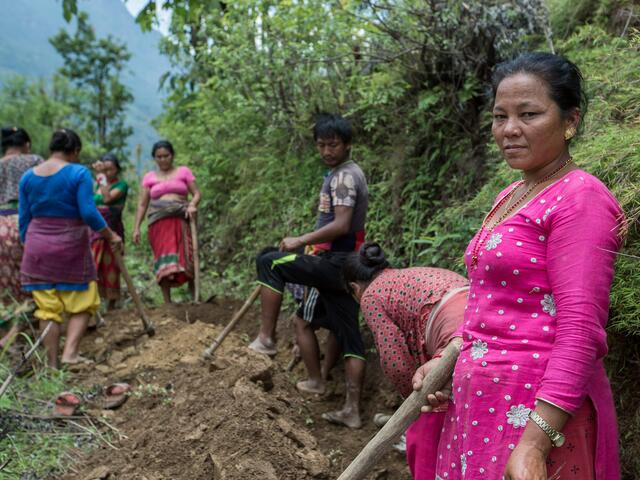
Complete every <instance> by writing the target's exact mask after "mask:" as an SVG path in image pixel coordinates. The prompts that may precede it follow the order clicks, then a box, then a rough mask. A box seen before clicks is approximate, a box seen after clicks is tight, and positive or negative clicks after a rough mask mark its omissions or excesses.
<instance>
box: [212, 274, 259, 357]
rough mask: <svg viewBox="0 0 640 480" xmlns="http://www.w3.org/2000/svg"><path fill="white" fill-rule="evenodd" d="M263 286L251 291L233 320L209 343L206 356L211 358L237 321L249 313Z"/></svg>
mask: <svg viewBox="0 0 640 480" xmlns="http://www.w3.org/2000/svg"><path fill="white" fill-rule="evenodd" d="M261 288H262V286H261V285H258V286H257V287H256V288H255V289H254V290H253V292H251V295H250V296H249V298H247V300H246V302H244V305H242V308H241V309H240V310H238V311H237V312H236V314H235V315H234V316H233V318H232V319H231V321H230V322H229V323H228V324H227V326H226V327H224V330H222V332H220V335H218V337H217V338H216V339H215V340H214V341H213V343H212V344H211V345H209V348H207V349H206V350H205V351H204V353H203V354H202V356H203V357H204V358H211V357H212V356H213V353H214V352H215V351H216V350H217V349H218V347H219V346H220V345H221V344H222V342H223V341H224V339H225V338H226V336H227V335H229V332H231V330H233V327H235V326H236V323H238V322H239V321H240V319H241V318H242V317H243V316H244V314H245V313H247V310H249V307H251V305H253V302H255V301H256V298H258V295H260V289H261Z"/></svg>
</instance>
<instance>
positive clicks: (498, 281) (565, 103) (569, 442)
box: [414, 53, 622, 480]
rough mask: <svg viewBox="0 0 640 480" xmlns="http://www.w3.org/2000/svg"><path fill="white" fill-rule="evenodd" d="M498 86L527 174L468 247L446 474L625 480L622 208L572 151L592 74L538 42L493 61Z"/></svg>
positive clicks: (509, 138)
mask: <svg viewBox="0 0 640 480" xmlns="http://www.w3.org/2000/svg"><path fill="white" fill-rule="evenodd" d="M493 92H494V105H493V127H492V131H493V135H494V138H495V140H496V143H497V145H498V147H499V148H500V149H501V151H502V153H503V156H504V157H505V159H506V161H507V163H508V164H509V166H510V167H511V168H514V169H517V170H520V171H522V174H523V179H522V180H521V181H519V182H516V183H514V184H512V185H510V186H509V187H508V188H507V189H505V190H504V191H503V192H501V193H500V194H499V195H498V197H497V199H496V202H495V204H494V206H493V208H492V209H491V211H490V212H489V213H488V214H487V216H486V218H485V220H484V222H483V225H482V228H481V229H480V231H479V232H478V233H477V234H476V236H475V237H474V238H473V239H472V240H471V243H470V244H469V247H468V248H467V250H466V255H465V261H466V265H467V270H468V274H469V281H470V285H471V289H470V293H469V303H468V305H467V310H466V314H465V319H464V322H463V326H462V328H461V329H460V331H459V333H461V336H462V341H463V343H462V347H461V352H460V357H459V358H458V362H457V364H456V367H455V371H454V375H453V385H452V405H451V406H450V408H449V411H448V413H447V418H446V419H445V425H444V428H443V431H442V436H441V440H440V444H439V448H438V463H437V466H436V470H437V474H436V479H447V480H452V479H482V478H486V479H491V480H495V479H507V480H543V479H547V478H553V479H580V480H589V479H598V480H605V479H606V480H613V479H618V478H619V477H620V469H619V461H618V446H617V428H616V416H615V409H614V404H613V398H612V394H611V388H610V386H609V382H608V379H607V376H606V373H605V370H604V366H603V362H602V358H603V357H604V355H605V354H606V353H607V341H606V340H607V336H606V333H605V326H606V323H607V316H608V308H609V290H610V288H611V282H612V279H613V265H614V257H615V252H616V251H617V250H618V249H619V247H620V238H619V234H618V230H619V225H620V222H621V220H622V212H621V209H620V207H619V205H618V203H617V202H616V200H615V198H614V197H613V196H612V194H611V193H610V192H609V191H608V190H607V188H606V187H605V186H604V185H603V184H602V183H601V182H600V181H599V180H598V179H597V178H595V177H593V176H591V175H589V174H588V173H586V172H584V171H582V170H580V169H579V168H578V167H577V166H576V165H575V164H574V163H573V162H572V160H571V156H570V154H569V144H570V142H571V139H572V137H573V136H574V135H575V134H576V131H577V129H578V127H579V125H580V121H581V119H582V115H583V114H584V112H585V107H586V105H585V101H584V95H583V90H582V76H581V74H580V71H579V70H578V68H577V67H576V66H575V65H574V64H573V63H571V62H569V61H568V60H566V59H564V58H562V57H560V56H555V55H551V54H547V53H530V54H525V55H522V56H520V57H518V58H517V59H515V60H513V61H511V62H508V63H504V64H501V65H499V66H498V67H497V69H496V71H495V73H494V79H493ZM421 378H422V371H421V370H419V371H418V372H417V373H416V376H415V378H414V380H415V385H414V386H419V384H420V381H421ZM431 401H432V403H433V404H437V401H435V399H434V398H432V399H431Z"/></svg>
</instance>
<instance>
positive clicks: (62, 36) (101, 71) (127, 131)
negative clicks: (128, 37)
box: [50, 12, 133, 153]
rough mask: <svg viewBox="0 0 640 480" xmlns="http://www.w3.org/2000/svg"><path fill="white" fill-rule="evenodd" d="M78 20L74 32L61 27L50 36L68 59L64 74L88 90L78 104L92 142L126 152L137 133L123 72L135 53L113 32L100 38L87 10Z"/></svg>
mask: <svg viewBox="0 0 640 480" xmlns="http://www.w3.org/2000/svg"><path fill="white" fill-rule="evenodd" d="M76 20H77V28H76V31H75V33H74V34H73V35H70V34H69V33H67V32H66V31H65V30H60V32H59V33H58V34H57V35H55V36H54V37H52V38H51V39H50V42H51V44H52V45H53V46H54V48H55V49H56V50H57V51H58V53H59V54H60V55H61V56H62V58H63V60H64V66H63V67H62V68H60V74H61V75H63V76H64V77H66V78H68V79H69V80H70V81H71V82H72V83H73V84H74V85H75V86H76V87H77V88H78V89H79V90H81V91H83V92H84V93H85V96H84V97H81V98H79V99H78V101H76V102H74V107H75V108H76V110H77V111H78V112H81V115H83V116H84V118H85V121H86V130H87V132H88V133H89V136H90V138H89V139H90V141H91V142H92V143H94V144H96V145H97V146H99V147H100V148H101V149H102V150H113V151H117V152H119V153H122V152H123V150H124V147H125V144H126V139H127V137H129V136H130V135H131V133H132V132H133V129H132V128H131V127H129V126H126V125H125V111H126V109H127V106H128V105H129V104H130V103H131V102H132V101H133V95H132V94H131V92H130V91H129V90H128V89H127V88H126V87H125V86H124V85H123V84H122V83H121V82H120V80H119V75H120V72H122V70H123V69H124V68H125V66H126V63H127V61H128V60H129V59H130V58H131V54H130V53H129V52H128V50H127V47H126V46H125V45H124V44H123V43H120V42H118V41H117V40H116V39H114V38H113V37H112V36H111V35H109V36H107V37H106V38H100V39H99V38H96V34H95V31H94V29H93V27H92V26H91V25H90V24H89V20H88V15H87V14H86V13H84V12H80V13H78V14H77V16H76Z"/></svg>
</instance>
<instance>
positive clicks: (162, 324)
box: [64, 301, 411, 480]
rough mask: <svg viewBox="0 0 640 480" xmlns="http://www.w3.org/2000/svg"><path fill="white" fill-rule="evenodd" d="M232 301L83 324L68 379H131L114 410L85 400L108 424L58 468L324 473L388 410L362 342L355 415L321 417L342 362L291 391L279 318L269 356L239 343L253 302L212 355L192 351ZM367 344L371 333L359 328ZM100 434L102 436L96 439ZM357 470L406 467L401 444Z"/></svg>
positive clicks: (236, 477)
mask: <svg viewBox="0 0 640 480" xmlns="http://www.w3.org/2000/svg"><path fill="white" fill-rule="evenodd" d="M239 306H240V305H239V304H238V303H237V302H233V301H218V302H215V301H214V302H212V303H204V304H199V305H179V306H171V307H163V308H159V309H156V310H151V311H150V312H149V314H150V317H151V319H152V321H153V322H154V324H155V326H156V335H155V336H154V337H152V338H149V337H147V336H146V335H144V334H143V333H142V327H141V323H140V320H139V318H137V317H136V316H135V314H134V313H133V312H131V311H118V312H114V313H111V314H109V315H108V316H107V317H106V326H104V327H102V328H100V329H97V330H93V331H90V332H89V333H88V334H87V336H86V337H85V338H84V340H83V343H82V345H81V353H82V354H83V355H84V356H85V357H87V358H89V359H91V360H93V362H94V363H93V364H91V365H85V366H82V367H79V368H78V369H77V371H76V372H74V373H73V377H72V381H73V382H74V383H75V384H76V386H77V388H78V389H80V390H82V391H84V392H92V391H94V392H97V391H100V387H101V386H104V385H108V384H110V383H113V382H128V383H130V384H131V385H132V387H133V391H132V394H131V395H130V397H129V398H128V400H127V402H126V403H125V404H124V405H123V406H121V407H120V408H119V409H117V410H102V409H101V408H100V397H97V398H96V400H95V401H94V402H89V403H88V404H87V405H86V406H85V409H86V411H87V412H88V413H89V414H91V415H94V416H100V417H102V418H104V419H105V420H106V422H108V423H109V424H110V425H111V426H112V427H113V429H111V430H109V431H103V433H104V434H105V437H104V441H100V442H98V445H99V446H97V447H96V448H94V449H93V450H91V451H90V452H89V453H87V454H84V455H83V457H82V460H81V461H80V463H78V464H76V465H73V466H72V468H73V470H71V471H70V472H69V473H68V474H67V475H66V476H65V477H64V478H66V479H85V480H94V479H95V480H97V479H109V480H112V479H141V480H145V479H146V480H165V479H167V480H168V479H212V480H213V479H215V480H223V479H224V480H240V479H242V480H250V479H256V480H257V479H261V480H279V479H312V478H318V479H332V478H337V477H338V476H339V475H340V473H341V472H342V470H343V469H344V468H345V467H346V466H347V465H348V464H349V462H350V461H351V460H352V459H353V458H354V457H355V456H356V455H357V453H358V452H359V451H360V450H361V449H362V447H363V446H364V445H365V444H366V443H367V441H368V440H369V439H370V438H371V437H372V436H373V435H374V434H375V432H376V427H375V426H374V425H373V422H372V417H373V415H374V414H375V413H377V412H383V413H392V412H393V410H394V409H395V408H396V407H397V406H398V404H399V401H400V399H399V397H398V396H397V395H396V394H395V393H393V391H392V389H391V388H390V387H389V385H388V384H387V383H386V382H385V381H384V380H383V376H382V374H381V371H380V369H379V367H378V358H377V357H376V355H375V353H374V352H373V349H370V350H371V353H369V356H370V358H369V359H368V364H367V368H368V370H367V382H366V386H365V392H364V399H363V413H364V415H363V420H364V425H363V427H362V428H361V429H358V430H349V429H347V428H346V427H340V426H336V425H330V424H328V423H327V422H326V421H325V420H323V419H322V418H321V414H322V413H323V412H325V411H328V410H333V409H337V408H339V407H340V405H341V402H342V400H343V395H344V378H343V375H342V370H343V366H342V364H338V366H337V367H336V368H335V369H334V371H333V373H332V375H333V379H332V381H331V382H330V385H329V388H328V390H327V393H325V394H324V395H322V396H302V395H300V394H299V393H298V392H297V390H296V389H295V382H296V381H297V380H299V379H301V378H303V376H304V373H305V371H304V366H303V365H302V364H299V365H298V366H297V367H296V368H294V369H293V371H291V372H287V369H286V366H287V364H288V363H289V361H290V359H291V357H290V350H291V346H292V344H291V340H290V339H291V337H292V334H291V327H290V325H289V322H288V321H286V320H285V319H283V320H282V321H281V322H280V325H279V332H280V338H281V340H280V351H279V353H278V355H277V356H276V357H275V358H274V359H269V358H267V357H265V356H263V355H259V354H256V353H254V352H252V351H251V350H249V349H247V348H246V345H247V344H248V342H249V339H250V338H251V337H252V336H253V335H255V333H256V331H257V327H258V318H257V309H256V308H255V307H254V308H253V309H252V310H251V311H250V312H249V313H248V314H247V315H246V316H245V318H244V319H243V320H242V321H241V322H240V324H239V325H238V327H237V328H236V329H235V331H234V332H232V334H231V335H230V336H229V337H227V339H226V341H225V342H224V344H223V345H222V347H221V348H220V349H219V350H218V351H217V352H216V354H215V357H214V359H213V360H210V361H204V360H202V359H201V354H202V352H203V350H204V349H205V348H206V346H207V345H209V344H210V343H211V341H212V340H213V339H214V338H215V337H216V335H217V334H218V333H219V332H220V331H221V330H222V327H223V326H224V324H225V323H226V322H228V320H229V319H230V318H231V316H232V314H233V312H234V311H235V310H236V309H237V308H238V307H239ZM366 341H367V342H368V344H369V345H371V339H370V338H369V339H367V340H366ZM107 442H108V443H109V444H110V445H108V443H107ZM367 478H368V479H393V480H405V479H410V478H411V476H410V474H409V472H408V469H407V467H406V464H405V460H404V456H403V454H400V453H398V452H395V451H391V452H389V453H388V454H387V455H386V456H384V457H383V458H382V459H380V461H379V462H378V464H377V466H376V467H375V469H374V470H373V472H372V473H371V474H370V475H369V476H368V477H367Z"/></svg>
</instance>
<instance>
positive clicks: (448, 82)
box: [143, 0, 640, 478]
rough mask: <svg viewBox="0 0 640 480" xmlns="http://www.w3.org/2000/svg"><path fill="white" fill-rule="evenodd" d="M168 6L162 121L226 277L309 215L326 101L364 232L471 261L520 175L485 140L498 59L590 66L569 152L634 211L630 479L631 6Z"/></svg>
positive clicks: (241, 280) (620, 296)
mask: <svg viewBox="0 0 640 480" xmlns="http://www.w3.org/2000/svg"><path fill="white" fill-rule="evenodd" d="M167 3H168V4H170V5H171V6H173V7H176V6H183V7H184V9H183V10H182V11H180V12H179V14H178V15H174V20H173V23H172V28H173V32H174V33H175V36H174V37H172V38H170V39H169V40H167V42H166V44H165V50H166V51H167V53H168V54H170V55H171V57H172V58H173V59H174V61H175V62H176V63H177V64H178V65H180V66H182V67H183V71H182V74H181V75H179V76H176V77H173V78H170V79H169V82H170V86H171V92H172V96H171V98H170V103H169V105H168V109H167V113H166V114H165V115H164V116H163V118H162V119H161V121H160V122H159V126H160V129H161V131H162V132H163V134H164V135H166V136H167V137H169V138H171V139H175V140H176V141H177V143H178V145H179V151H180V152H181V158H182V161H183V162H186V163H189V164H190V165H191V166H192V167H194V169H195V170H196V172H197V173H198V177H199V179H201V180H200V182H201V184H202V187H203V190H204V191H205V192H206V196H205V198H206V201H205V209H204V211H205V212H206V213H205V215H206V217H207V218H206V220H207V222H205V224H206V225H207V226H206V227H204V228H205V231H204V238H205V239H206V242H207V243H206V246H205V247H204V251H205V252H206V264H205V268H206V273H207V275H208V278H209V280H210V281H211V282H212V283H213V282H215V285H217V286H218V287H220V288H222V289H224V290H225V291H229V288H230V287H235V286H240V287H241V288H242V290H241V291H246V290H247V288H248V284H249V283H250V282H251V281H252V279H253V275H254V273H253V265H252V257H253V254H254V252H255V251H256V250H257V249H259V248H260V247H261V246H263V245H265V244H269V243H273V242H274V241H276V240H277V239H279V238H280V237H281V236H283V235H284V234H295V233H299V232H301V231H304V230H306V229H308V228H310V226H311V225H312V219H313V215H314V213H313V208H314V206H315V203H316V199H315V193H316V189H317V185H318V184H319V182H320V178H321V177H320V175H321V173H322V168H321V167H320V165H319V163H318V161H317V160H316V155H315V153H314V152H313V150H312V148H311V145H310V142H309V127H310V126H311V124H312V117H313V114H314V113H315V112H318V111H322V110H331V111H339V112H341V113H343V114H345V115H347V116H349V117H350V118H351V119H352V120H353V122H354V124H355V126H356V128H357V131H358V136H357V145H356V148H355V158H356V160H357V161H358V162H360V163H361V164H362V165H363V167H364V169H365V171H366V172H367V175H368V179H369V182H370V191H371V199H372V202H371V205H370V210H369V220H368V225H367V228H368V237H369V238H372V239H373V238H375V239H382V240H383V241H384V244H385V246H386V247H387V249H388V250H389V251H390V252H392V255H393V257H394V260H395V263H396V264H397V265H408V264H429V265H439V266H443V267H449V268H454V269H457V270H460V271H462V270H463V269H462V262H461V257H462V256H461V252H462V251H463V249H464V246H465V245H466V243H467V242H468V239H469V238H470V237H471V236H472V234H473V232H474V231H475V230H476V229H477V228H478V226H479V224H480V222H481V218H482V216H483V214H484V212H486V211H487V209H488V208H489V207H490V205H491V203H492V201H493V199H494V198H495V195H496V194H497V192H498V191H499V189H501V188H503V187H504V186H505V185H506V184H508V183H509V182H510V181H512V180H514V179H515V178H516V176H515V174H514V173H513V172H511V171H509V170H508V169H507V168H506V167H505V166H504V165H503V164H502V162H501V161H500V159H499V155H498V153H497V152H496V151H495V149H493V147H492V146H491V141H490V139H489V137H488V117H487V116H486V107H487V97H486V96H485V88H486V85H487V80H488V77H489V72H490V71H491V68H492V67H493V66H494V65H495V63H497V62H498V61H500V60H501V59H503V58H506V57H509V56H510V55H512V54H514V53H515V52H518V51H522V50H529V49H534V48H535V49H549V48H551V47H553V48H555V50H556V51H558V52H560V53H563V54H565V55H567V56H569V57H570V58H572V59H573V60H574V61H576V63H578V65H580V67H581V68H582V69H583V71H584V74H585V77H586V79H587V87H588V91H589V94H590V97H591V100H592V101H591V110H590V112H589V113H588V115H587V117H586V129H585V132H584V135H583V136H582V138H580V139H578V140H577V141H576V142H575V145H574V146H573V149H572V151H573V155H574V157H575V159H576V162H577V163H578V164H579V165H581V166H582V167H583V168H585V169H587V170H588V171H590V172H592V173H594V174H595V175H597V176H598V177H600V178H601V179H602V180H603V181H604V182H605V183H607V185H609V186H610V188H611V189H612V190H613V192H614V193H615V194H616V196H617V197H618V199H619V200H620V202H621V204H622V206H623V208H624V209H625V212H626V214H627V221H628V224H627V226H628V233H627V240H626V246H625V249H624V250H623V252H622V254H621V255H620V256H619V259H618V264H617V275H616V279H615V284H614V289H613V294H612V305H611V320H610V326H609V330H610V333H611V337H610V338H611V342H610V343H611V354H610V356H609V360H608V367H609V372H610V376H611V378H612V383H613V384H614V389H615V391H616V400H617V402H618V412H619V415H620V426H621V432H622V442H621V446H622V461H623V470H624V472H625V478H638V476H640V463H639V462H638V458H640V442H639V441H638V440H637V439H638V438H639V437H640V435H639V433H640V414H639V413H638V412H639V411H638V405H639V403H638V399H637V398H634V396H633V393H632V390H630V389H629V388H628V385H629V382H633V381H634V380H632V379H634V378H637V369H638V367H639V366H640V365H639V364H640V358H639V357H638V351H637V348H636V347H634V346H633V345H634V344H635V341H636V340H637V338H638V337H637V335H638V334H639V333H640V320H639V319H640V315H638V313H639V312H638V305H637V300H636V298H637V292H638V290H639V288H640V274H638V271H640V270H639V269H638V261H639V260H638V258H636V257H638V256H640V251H639V250H640V243H639V242H638V224H637V220H638V212H639V210H638V198H639V197H638V187H637V185H638V178H637V177H638V173H637V172H638V171H640V170H639V169H638V167H640V158H639V156H638V145H640V136H639V131H638V121H639V120H640V115H639V110H638V102H639V100H638V99H640V87H638V84H637V79H636V76H637V71H639V70H638V67H639V66H640V53H639V51H638V41H637V38H638V36H637V30H635V28H637V26H638V17H637V14H635V13H634V10H633V5H632V4H631V3H630V2H624V1H583V2H579V3H580V4H579V5H576V4H575V2H564V1H561V0H558V1H552V2H550V7H551V13H550V16H549V17H547V15H546V10H545V5H544V4H533V3H529V2H526V3H522V4H520V3H518V2H516V3H512V2H509V3H507V2H505V3H502V2H471V3H470V2H465V3H463V2H429V1H427V2H413V1H409V0H407V1H403V2H393V3H391V2H389V3H387V2H384V1H380V2H377V1H366V2H357V3H356V2H353V3H352V2H342V3H340V4H332V6H331V7H327V6H326V5H325V4H324V3H323V2H319V1H318V2H314V1H311V2H305V3H304V4H302V5H301V4H289V3H287V6H286V8H284V7H283V8H280V7H278V6H272V5H270V4H269V5H267V4H263V3H262V2H255V1H253V2H235V3H234V4H232V5H230V4H223V3H220V4H215V5H214V4H212V5H211V6H207V5H205V4H204V3H202V2H198V1H190V2H180V1H177V0H175V1H171V2H167ZM143 20H144V19H143ZM550 26H551V28H549V27H550ZM553 31H556V32H557V34H556V35H555V36H552V34H551V32H553Z"/></svg>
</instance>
